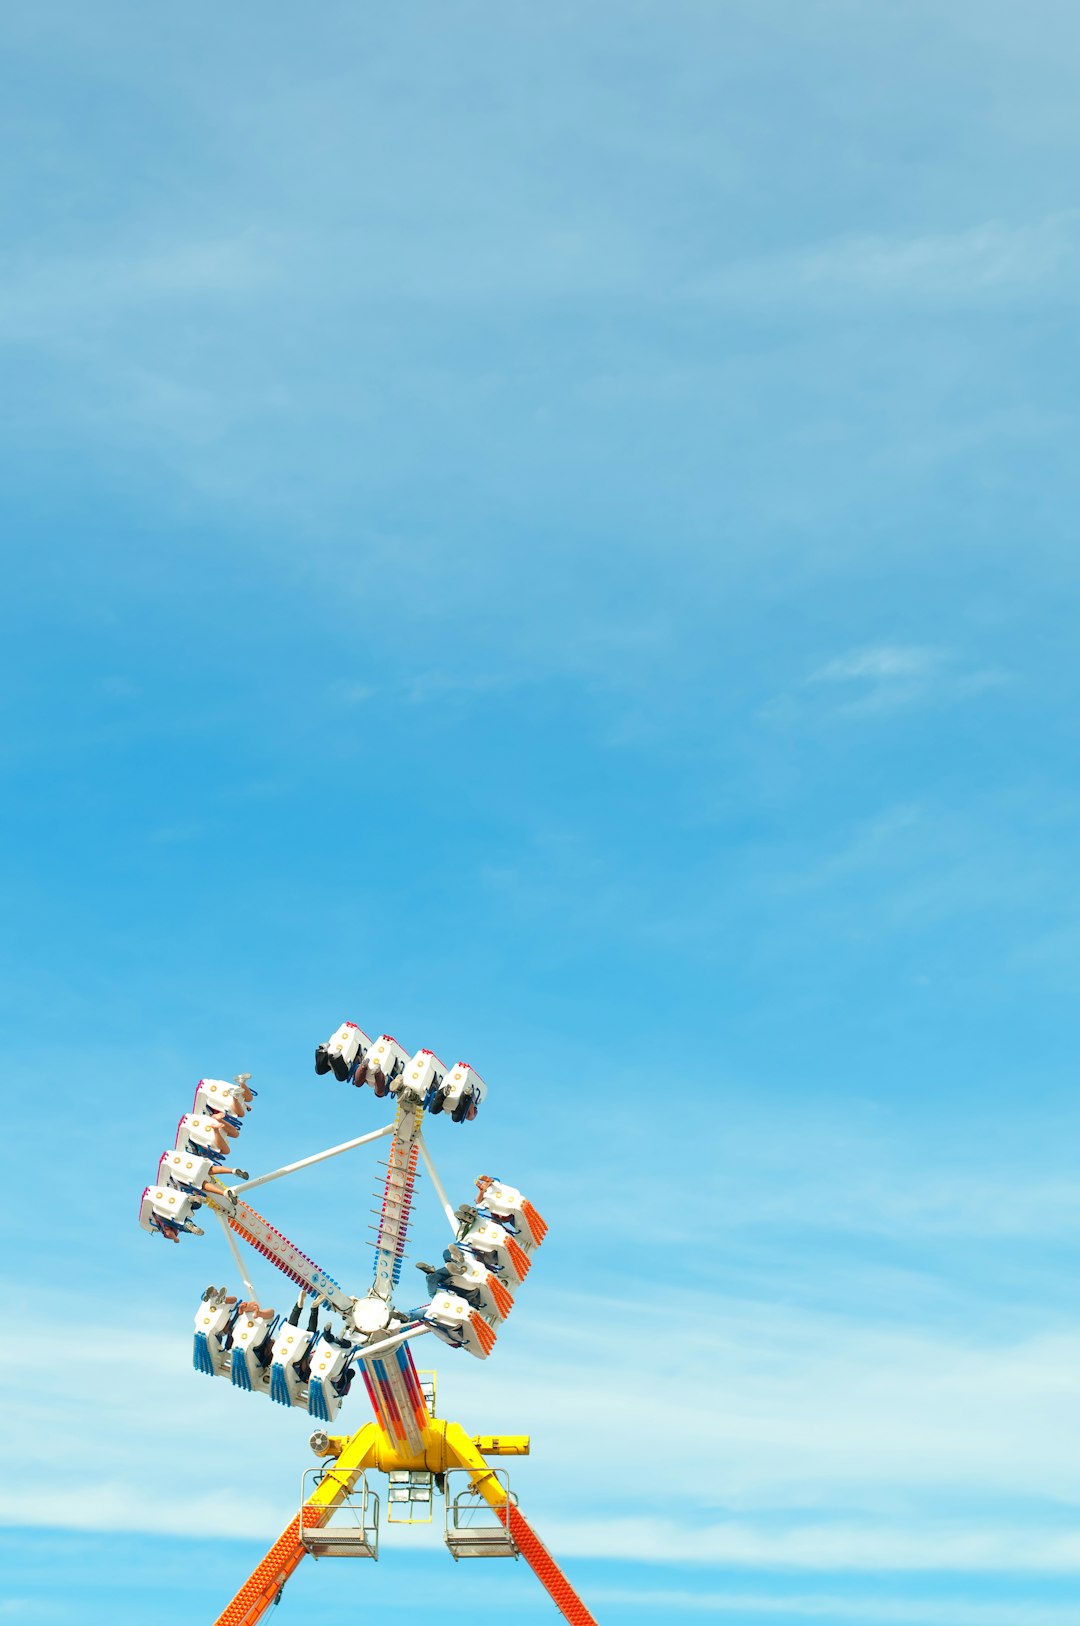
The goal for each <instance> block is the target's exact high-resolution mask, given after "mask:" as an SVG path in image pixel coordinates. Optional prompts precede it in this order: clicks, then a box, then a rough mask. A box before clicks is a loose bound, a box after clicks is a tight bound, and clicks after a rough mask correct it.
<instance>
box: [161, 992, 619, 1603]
mask: <svg viewBox="0 0 1080 1626" xmlns="http://www.w3.org/2000/svg"><path fill="white" fill-rule="evenodd" d="M315 1071H316V1073H318V1074H321V1075H325V1074H327V1073H331V1072H332V1073H333V1075H334V1077H335V1078H336V1079H338V1080H339V1081H340V1082H341V1083H343V1084H345V1083H348V1084H353V1085H355V1086H357V1087H358V1088H359V1087H362V1086H363V1085H365V1084H367V1085H370V1087H371V1089H372V1090H373V1092H374V1093H375V1095H377V1096H379V1097H386V1096H390V1097H392V1099H393V1105H394V1119H393V1122H392V1123H389V1124H386V1125H384V1127H383V1128H382V1129H375V1130H372V1131H370V1132H369V1133H368V1134H366V1135H360V1136H358V1137H357V1138H356V1139H355V1140H350V1141H345V1142H343V1143H342V1144H341V1145H340V1146H331V1147H329V1148H328V1149H327V1150H326V1151H324V1152H315V1153H313V1154H312V1155H311V1156H310V1157H303V1158H301V1159H300V1160H299V1161H298V1162H296V1163H289V1164H286V1166H285V1167H284V1168H281V1169H274V1170H272V1171H271V1172H270V1173H269V1174H261V1175H259V1176H258V1177H257V1178H256V1179H254V1180H252V1179H250V1178H249V1177H248V1174H247V1172H246V1170H244V1169H238V1168H235V1167H226V1166H225V1162H224V1161H223V1160H225V1159H228V1158H229V1157H230V1156H231V1142H232V1141H234V1140H235V1139H236V1137H237V1135H238V1134H239V1132H240V1129H241V1127H242V1125H243V1121H244V1118H245V1116H246V1115H247V1113H248V1111H249V1110H250V1107H251V1104H252V1100H253V1099H254V1096H255V1093H256V1092H255V1091H254V1090H253V1089H252V1088H251V1085H250V1082H249V1080H250V1074H247V1073H241V1074H240V1075H239V1076H238V1077H236V1078H235V1079H234V1080H233V1081H232V1082H231V1083H230V1082H226V1081H225V1080H223V1079H212V1078H204V1079H202V1080H200V1082H199V1086H198V1089H197V1090H196V1092H195V1100H194V1103H193V1105H192V1110H191V1112H189V1113H186V1114H185V1115H184V1116H183V1117H182V1118H181V1119H180V1123H179V1125H178V1127H177V1132H176V1145H175V1147H174V1148H171V1149H170V1150H168V1151H166V1152H163V1153H162V1156H161V1160H160V1162H159V1164H158V1171H157V1184H156V1185H153V1186H148V1187H147V1189H146V1190H145V1191H144V1192H143V1196H142V1204H141V1208H140V1212H139V1223H140V1224H141V1225H142V1227H143V1229H144V1230H147V1231H151V1232H155V1231H156V1232H157V1234H158V1235H159V1236H162V1237H164V1238H165V1239H166V1240H167V1241H171V1242H179V1241H180V1238H181V1237H182V1236H185V1235H194V1236H202V1235H203V1231H202V1229H201V1228H200V1226H198V1225H197V1224H196V1222H195V1219H194V1217H193V1216H194V1215H195V1213H196V1212H197V1211H198V1210H199V1208H200V1207H202V1206H203V1205H205V1206H206V1208H208V1209H209V1210H210V1211H211V1212H212V1213H213V1214H214V1215H215V1216H216V1218H217V1219H218V1221H219V1222H220V1224H221V1228H222V1231H223V1232H224V1234H225V1239H226V1241H227V1242H228V1244H229V1248H230V1250H231V1252H232V1256H233V1261H234V1263H235V1264H236V1267H237V1269H238V1271H239V1274H240V1280H241V1282H242V1283H243V1286H244V1289H245V1291H246V1293H247V1298H246V1299H244V1300H241V1299H240V1297H239V1295H238V1294H237V1295H233V1294H229V1293H227V1292H226V1290H225V1289H224V1288H223V1287H222V1288H217V1287H208V1288H207V1289H206V1291H205V1293H204V1294H203V1296H202V1300H201V1302H200V1304H199V1306H198V1308H197V1310H196V1312H195V1352H194V1362H195V1368H196V1370H197V1371H198V1372H202V1373H205V1374H206V1376H207V1377H219V1378H225V1379H226V1380H227V1381H228V1382H230V1383H232V1385H233V1386H234V1387H235V1388H237V1389H244V1390H247V1391H248V1393H250V1394H261V1395H264V1396H266V1397H267V1398H268V1399H269V1400H272V1401H276V1402H277V1403H278V1404H279V1405H282V1406H299V1407H301V1408H303V1409H305V1410H306V1411H307V1412H308V1414H309V1415H310V1416H311V1417H313V1418H314V1419H315V1420H316V1421H317V1423H318V1424H319V1425H320V1426H319V1427H318V1428H317V1429H316V1431H315V1432H314V1433H313V1434H312V1436H311V1442H310V1443H311V1448H312V1450H313V1451H314V1453H315V1455H316V1456H317V1457H319V1458H320V1459H322V1465H321V1466H320V1467H319V1468H314V1469H309V1470H308V1472H307V1473H306V1474H305V1475H304V1492H303V1495H302V1501H301V1507H300V1511H299V1516H298V1517H297V1518H294V1519H293V1520H291V1521H290V1523H289V1524H288V1526H287V1527H286V1529H285V1530H284V1531H283V1533H282V1534H281V1536H279V1538H278V1540H277V1541H276V1542H275V1543H274V1545H273V1546H272V1547H271V1548H270V1551H269V1552H268V1553H267V1554H266V1557H265V1558H264V1559H263V1560H262V1562H261V1563H260V1564H259V1565H258V1566H257V1567H256V1569H255V1570H254V1571H253V1572H252V1574H251V1575H250V1576H249V1577H248V1579H247V1580H246V1581H245V1582H244V1584H243V1586H242V1587H241V1588H240V1590H239V1591H238V1592H237V1594H236V1596H235V1597H234V1598H233V1599H232V1601H231V1602H230V1603H228V1604H227V1605H226V1606H225V1608H224V1609H223V1610H222V1612H221V1614H220V1615H219V1616H218V1617H217V1621H216V1623H215V1626H255V1623H256V1622H257V1621H260V1620H262V1619H263V1617H264V1616H265V1615H266V1613H267V1611H268V1610H269V1609H270V1608H271V1606H272V1605H273V1604H275V1603H278V1602H279V1601H280V1599H281V1593H282V1588H283V1587H284V1585H285V1582H286V1581H287V1580H288V1578H289V1576H290V1575H291V1574H292V1573H293V1571H294V1570H295V1569H296V1567H297V1565H298V1564H299V1563H300V1560H301V1559H302V1558H303V1557H304V1555H305V1553H311V1554H312V1555H313V1556H314V1557H315V1558H344V1557H356V1558H377V1557H378V1548H379V1496H378V1494H377V1492H375V1491H374V1490H372V1489H371V1488H370V1486H369V1484H368V1475H369V1474H370V1473H372V1472H377V1473H381V1474H386V1475H387V1477H388V1482H389V1483H388V1501H387V1509H388V1515H387V1516H388V1520H389V1522H391V1523H403V1524H406V1523H407V1524H415V1523H428V1522H430V1521H431V1518H432V1511H433V1504H434V1498H435V1493H436V1491H437V1492H438V1493H439V1494H440V1495H442V1497H443V1498H444V1503H445V1514H444V1523H445V1536H446V1545H447V1547H448V1548H449V1549H450V1552H451V1554H452V1555H453V1557H454V1559H455V1560H457V1559H460V1558H503V1557H506V1558H517V1557H519V1556H520V1557H523V1558H524V1559H525V1561H526V1563H527V1564H529V1565H530V1567H531V1568H532V1569H533V1571H534V1572H535V1574H536V1575H537V1577H538V1579H539V1580H540V1582H541V1584H542V1585H543V1586H544V1587H545V1588H546V1590H547V1591H548V1593H549V1594H550V1596H551V1598H552V1599H553V1600H554V1602H555V1604H556V1606H557V1607H558V1609H559V1610H560V1612H561V1613H562V1614H563V1615H564V1616H565V1618H566V1619H567V1620H568V1621H571V1622H573V1623H574V1626H596V1622H595V1620H594V1618H593V1616H592V1615H591V1614H590V1613H589V1611H588V1609H586V1607H585V1605H584V1604H583V1603H582V1601H581V1599H580V1598H579V1597H578V1595H577V1593H576V1592H575V1591H574V1589H573V1587H572V1586H571V1585H570V1582H569V1581H568V1580H567V1578H566V1576H565V1575H564V1574H563V1573H562V1571H561V1570H560V1568H559V1566H558V1565H557V1564H556V1563H555V1560H554V1559H553V1558H552V1556H551V1554H550V1553H549V1552H548V1550H547V1548H546V1547H545V1546H544V1545H543V1543H542V1542H541V1541H540V1539H539V1537H538V1536H537V1535H536V1533H535V1531H534V1530H533V1529H532V1527H531V1525H530V1524H529V1523H528V1522H527V1521H526V1519H525V1517H524V1515H523V1514H522V1512H521V1510H520V1508H519V1507H518V1505H517V1498H516V1497H515V1496H514V1495H513V1493H512V1492H511V1490H510V1488H509V1483H508V1480H507V1475H506V1473H505V1471H504V1470H502V1469H498V1468H491V1467H489V1465H488V1461H487V1459H488V1457H497V1456H522V1455H525V1454H526V1453H527V1452H528V1449H529V1441H528V1438H527V1436H521V1435H516V1436H506V1435H501V1436H500V1435H479V1436H474V1435H469V1434H467V1433H466V1432H465V1430H464V1429H463V1428H462V1427H461V1426H460V1424H458V1423H450V1422H445V1421H443V1420H441V1419H439V1418H437V1417H435V1416H434V1415H433V1412H434V1382H433V1378H432V1379H425V1376H424V1374H422V1373H419V1372H418V1371H417V1368H416V1365H415V1363H414V1361H413V1356H412V1351H411V1349H410V1347H409V1346H410V1340H412V1339H414V1338H417V1337H419V1336H421V1335H422V1334H424V1333H434V1334H435V1335H436V1337H438V1338H440V1339H441V1340H442V1341H443V1343H446V1344H449V1345H450V1347H451V1348H452V1349H464V1350H466V1351H467V1352H468V1353H469V1354H470V1355H475V1356H476V1357H477V1359H478V1360H486V1359H487V1357H488V1356H489V1355H490V1354H491V1352H492V1349H493V1348H494V1346H495V1339H496V1334H497V1330H498V1328H499V1327H500V1326H501V1324H502V1323H503V1321H505V1319H506V1317H507V1316H508V1315H509V1314H510V1311H511V1310H512V1308H513V1305H514V1297H513V1295H514V1293H515V1292H516V1291H517V1289H518V1288H519V1287H520V1286H521V1284H522V1283H523V1282H524V1280H525V1277H526V1275H527V1273H528V1271H529V1269H530V1267H531V1264H532V1259H533V1255H534V1254H535V1252H536V1250H537V1248H539V1246H540V1244H541V1243H542V1242H543V1240H544V1236H545V1235H546V1232H547V1226H546V1225H545V1224H544V1221H543V1220H542V1219H541V1218H540V1215H539V1214H538V1213H537V1211H536V1209H535V1208H534V1207H533V1205H532V1204H531V1203H530V1202H529V1201H528V1199H527V1198H525V1197H523V1196H522V1194H521V1192H520V1191H517V1190H516V1189H515V1188H514V1187H513V1186H510V1185H507V1184H505V1183H504V1182H503V1181H501V1180H497V1179H492V1178H491V1177H490V1176H488V1175H481V1176H480V1178H479V1179H478V1180H477V1182H476V1187H477V1192H476V1199H475V1201H473V1202H471V1203H464V1204H462V1205H461V1206H460V1207H458V1208H456V1209H455V1208H452V1207H451V1205H450V1200H449V1198H448V1197H447V1195H446V1191H445V1189H444V1187H443V1184H442V1181H441V1180H440V1179H439V1176H438V1173H437V1172H436V1169H435V1165H434V1164H433V1162H432V1160H431V1156H430V1154H429V1152H428V1149H427V1146H426V1145H425V1142H424V1137H423V1133H422V1131H421V1123H422V1121H423V1117H424V1114H425V1112H427V1113H431V1114H432V1115H442V1116H444V1117H448V1118H450V1119H452V1120H453V1122H454V1123H458V1124H460V1123H467V1122H468V1121H469V1120H470V1119H473V1118H475V1117H476V1114H477V1111H478V1110H479V1108H480V1106H481V1104H482V1102H483V1100H484V1096H485V1094H486V1086H485V1085H484V1082H483V1080H482V1079H481V1078H480V1076H479V1075H478V1074H477V1073H476V1072H474V1071H473V1069H472V1068H471V1067H470V1066H469V1065H468V1064H467V1063H466V1062H458V1063H457V1064H456V1066H454V1067H452V1068H447V1067H445V1066H444V1065H443V1063H442V1062H441V1061H440V1060H439V1058H438V1057H437V1056H436V1055H434V1054H433V1053H432V1052H431V1051H430V1050H418V1051H417V1053H416V1054H415V1055H414V1056H411V1057H410V1056H409V1055H408V1054H407V1052H406V1051H405V1050H403V1049H402V1048H401V1046H400V1045H399V1044H398V1043H397V1040H396V1039H393V1038H391V1037H390V1035H389V1034H386V1033H384V1034H383V1035H382V1036H381V1037H380V1038H378V1039H375V1040H374V1041H372V1040H371V1039H369V1038H368V1036H367V1034H366V1033H364V1032H363V1031H362V1030H361V1029H360V1028H358V1027H357V1026H356V1024H355V1023H353V1022H343V1023H342V1024H341V1026H340V1027H339V1028H338V1029H337V1030H336V1032H335V1033H333V1034H332V1036H331V1037H330V1038H329V1039H328V1040H327V1041H326V1043H325V1044H321V1045H319V1046H318V1048H317V1049H316V1051H315ZM386 1136H388V1137H389V1152H388V1156H387V1160H386V1164H385V1168H386V1178H385V1180H384V1182H383V1189H382V1192H381V1193H380V1194H378V1195H377V1197H376V1201H379V1202H380V1204H381V1206H380V1207H379V1208H378V1209H376V1210H374V1212H375V1215H376V1224H375V1226H374V1229H375V1231H376V1238H375V1244H374V1247H375V1269H374V1280H373V1282H372V1285H371V1287H370V1289H369V1290H368V1292H367V1293H366V1294H365V1295H364V1296H363V1297H362V1298H357V1297H354V1296H352V1295H351V1294H349V1293H346V1292H344V1291H343V1290H342V1288H341V1287H339V1286H338V1284H337V1282H336V1281H335V1280H334V1279H333V1277H332V1276H328V1275H327V1273H326V1271H325V1270H321V1269H320V1268H319V1266H318V1265H316V1264H313V1263H312V1261H311V1260H310V1259H309V1258H308V1257H307V1255H306V1254H304V1253H301V1251H300V1249H299V1248H298V1247H296V1245H295V1244H294V1243H292V1242H290V1241H289V1240H288V1238H287V1237H284V1236H282V1234H281V1232H280V1231H276V1230H275V1229H274V1227H273V1226H272V1225H271V1224H270V1223H269V1222H268V1221H267V1220H265V1219H263V1217H262V1215H261V1214H258V1213H256V1211H255V1209H253V1208H252V1207H250V1205H249V1204H248V1203H246V1202H243V1201H241V1194H242V1193H244V1192H248V1191H251V1190H253V1189H254V1188H255V1187H256V1186H264V1185H267V1184H268V1183H269V1182H270V1181H271V1180H279V1179H281V1178H282V1177H283V1176H285V1175H287V1174H292V1173H294V1172H295V1171H296V1170H297V1169H306V1168H308V1167H310V1166H311V1165H312V1164H314V1163H321V1162H323V1161H324V1159H326V1158H329V1157H337V1156H338V1155H339V1154H340V1153H342V1152H348V1151H351V1150H352V1148H353V1147H356V1146H364V1145H367V1144H369V1143H371V1142H373V1141H377V1140H380V1139H382V1138H383V1137H386ZM420 1161H422V1162H423V1164H424V1167H425V1169H426V1170H427V1173H428V1175H429V1177H430V1179H431V1184H432V1186H433V1188H434V1190H435V1194H436V1196H437V1197H438V1200H439V1203H440V1204H441V1206H442V1208H443V1211H444V1212H445V1214H446V1217H447V1220H448V1221H449V1223H450V1229H451V1231H452V1233H453V1240H452V1242H451V1243H450V1245H449V1246H448V1247H447V1248H446V1249H445V1250H444V1251H443V1255H442V1260H443V1262H442V1264H441V1265H440V1266H438V1267H435V1266H432V1265H427V1264H421V1265H419V1266H418V1267H417V1268H418V1269H419V1270H421V1271H422V1272H423V1273H424V1276H425V1279H426V1287H427V1301H426V1302H425V1303H422V1304H420V1305H419V1306H417V1307H416V1308H410V1309H408V1310H401V1309H399V1308H397V1307H396V1306H395V1305H394V1302H393V1295H394V1290H395V1289H396V1288H397V1287H398V1284H399V1278H400V1275H401V1268H402V1263H403V1259H404V1253H405V1240H406V1235H407V1231H408V1225H409V1215H410V1210H411V1207H412V1200H413V1187H414V1184H415V1181H416V1177H417V1173H418V1168H417V1165H418V1163H419V1162H420ZM226 1174H230V1175H233V1176H234V1177H235V1180H236V1183H235V1184H232V1185H229V1186H226V1185H223V1184H222V1183H221V1178H220V1177H221V1176H222V1175H226ZM235 1237H240V1238H242V1239H243V1241H245V1242H247V1243H249V1244H250V1246H251V1247H253V1248H254V1249H255V1250H256V1252H258V1253H260V1254H262V1255H263V1256H264V1258H266V1259H268V1260H269V1261H270V1263H271V1264H273V1265H276V1266H277V1268H278V1270H280V1271H281V1272H282V1273H283V1274H284V1275H285V1276H287V1277H288V1278H289V1280H290V1281H291V1282H293V1283H295V1284H296V1286H297V1287H298V1288H299V1296H298V1298H297V1300H296V1303H295V1305H294V1306H293V1308H292V1310H291V1312H290V1313H289V1314H288V1315H278V1314H276V1312H275V1311H274V1310H272V1309H270V1308H264V1307H263V1306H261V1305H260V1303H259V1301H258V1299H257V1298H256V1295H255V1289H254V1288H253V1287H252V1285H251V1282H250V1281H249V1280H248V1277H247V1275H246V1273H245V1267H244V1261H243V1258H242V1256H241V1253H240V1250H239V1248H238V1247H237V1245H236V1241H235ZM320 1317H321V1318H322V1320H321V1321H320ZM357 1372H359V1373H360V1376H361V1378H362V1379H363V1385H364V1388H365V1389H366V1391H367V1395H368V1399H369V1400H370V1401H371V1405H372V1408H373V1410H374V1413H375V1421H374V1422H368V1423H365V1424H364V1425H363V1427H362V1428H360V1429H359V1430H358V1431H357V1432H356V1433H355V1434H352V1435H351V1436H344V1435H337V1434H331V1433H328V1432H327V1431H326V1428H325V1427H323V1426H322V1425H327V1426H328V1425H331V1424H333V1423H334V1422H335V1421H336V1419H337V1415H338V1411H339V1410H340V1407H341V1404H342V1401H343V1400H344V1399H345V1396H346V1395H347V1394H348V1392H349V1389H350V1387H351V1385H352V1382H353V1378H354V1376H355V1374H356V1373H357Z"/></svg>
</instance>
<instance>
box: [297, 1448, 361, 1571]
mask: <svg viewBox="0 0 1080 1626" xmlns="http://www.w3.org/2000/svg"><path fill="white" fill-rule="evenodd" d="M334 1472H335V1470H334V1469H333V1468H329V1469H324V1468H309V1469H308V1470H307V1471H306V1473H305V1474H304V1478H303V1483H302V1485H301V1488H300V1502H301V1509H300V1516H299V1523H298V1530H299V1535H300V1544H301V1546H302V1547H303V1548H304V1550H305V1552H309V1553H310V1554H311V1556H312V1558H374V1559H378V1556H379V1498H378V1495H377V1493H376V1492H375V1491H373V1490H370V1489H369V1487H368V1483H367V1477H366V1475H364V1474H360V1475H359V1476H358V1478H357V1480H356V1483H355V1484H354V1485H353V1488H352V1490H351V1491H350V1493H349V1494H348V1495H347V1496H343V1497H342V1498H341V1500H340V1501H339V1502H337V1503H336V1504H335V1505H334V1507H333V1509H332V1510H331V1512H330V1513H329V1515H328V1516H327V1519H326V1522H325V1523H324V1524H305V1523H304V1507H303V1504H304V1503H306V1502H307V1501H308V1500H309V1499H310V1497H311V1494H312V1492H313V1491H314V1490H317V1489H318V1487H319V1485H321V1484H322V1483H323V1482H324V1481H325V1480H326V1479H328V1478H331V1477H332V1476H333V1474H334Z"/></svg>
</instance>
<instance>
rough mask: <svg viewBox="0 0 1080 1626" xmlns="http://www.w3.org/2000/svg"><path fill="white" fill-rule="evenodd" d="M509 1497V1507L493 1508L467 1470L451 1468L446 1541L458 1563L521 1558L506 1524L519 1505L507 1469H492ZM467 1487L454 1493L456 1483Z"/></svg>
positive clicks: (447, 1496) (447, 1481)
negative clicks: (511, 1510) (512, 1508)
mask: <svg viewBox="0 0 1080 1626" xmlns="http://www.w3.org/2000/svg"><path fill="white" fill-rule="evenodd" d="M490 1472H491V1473H492V1474H493V1475H494V1476H495V1478H496V1479H498V1480H499V1482H500V1484H501V1486H502V1489H503V1492H504V1494H505V1495H506V1499H507V1501H506V1505H505V1506H504V1507H503V1508H501V1509H496V1508H493V1507H492V1506H491V1505H490V1504H489V1503H488V1502H487V1501H486V1500H485V1498H484V1497H483V1496H481V1495H480V1493H479V1491H476V1490H474V1489H473V1486H472V1475H471V1474H470V1472H469V1470H468V1469H465V1468H451V1469H450V1470H449V1472H448V1473H447V1475H446V1526H445V1541H446V1545H447V1547H448V1548H449V1550H450V1554H451V1556H452V1558H453V1559H454V1562H455V1563H456V1562H457V1560H458V1559H459V1558H517V1557H518V1556H519V1554H520V1548H519V1547H518V1544H517V1542H516V1541H515V1540H514V1538H513V1536H512V1535H511V1534H510V1531H509V1528H508V1526H507V1523H506V1517H507V1507H509V1506H510V1505H511V1504H514V1503H516V1497H514V1496H513V1494H512V1492H511V1490H510V1483H509V1480H508V1478H507V1474H506V1470H505V1468H492V1469H491V1470H490ZM455 1480H456V1481H457V1483H458V1485H462V1481H463V1480H464V1485H463V1486H462V1488H461V1489H458V1490H455V1489H454V1481H455Z"/></svg>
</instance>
